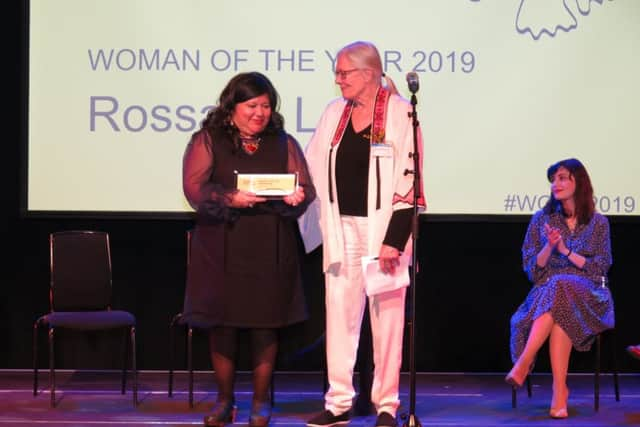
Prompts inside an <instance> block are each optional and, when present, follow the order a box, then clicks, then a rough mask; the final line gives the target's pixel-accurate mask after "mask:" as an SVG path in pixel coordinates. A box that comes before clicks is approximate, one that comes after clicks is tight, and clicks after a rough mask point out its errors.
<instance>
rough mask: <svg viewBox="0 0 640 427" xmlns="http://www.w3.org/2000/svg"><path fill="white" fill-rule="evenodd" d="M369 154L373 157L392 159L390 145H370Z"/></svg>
mask: <svg viewBox="0 0 640 427" xmlns="http://www.w3.org/2000/svg"><path fill="white" fill-rule="evenodd" d="M371 154H372V155H373V156H374V157H393V147H392V146H391V144H371Z"/></svg>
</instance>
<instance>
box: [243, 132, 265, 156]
mask: <svg viewBox="0 0 640 427" xmlns="http://www.w3.org/2000/svg"><path fill="white" fill-rule="evenodd" d="M240 140H241V141H242V149H243V150H244V152H245V153H247V154H248V155H250V156H253V155H254V154H255V152H256V151H258V148H260V142H261V141H262V138H260V137H256V136H251V137H242V136H241V137H240Z"/></svg>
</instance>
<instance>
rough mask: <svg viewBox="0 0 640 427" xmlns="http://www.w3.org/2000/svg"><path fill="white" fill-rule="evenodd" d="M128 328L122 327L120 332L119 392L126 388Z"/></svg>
mask: <svg viewBox="0 0 640 427" xmlns="http://www.w3.org/2000/svg"><path fill="white" fill-rule="evenodd" d="M128 335H129V330H128V328H124V331H123V334H122V355H123V356H122V358H123V360H122V379H121V381H120V394H124V392H125V390H126V389H127V362H128V361H129V337H128Z"/></svg>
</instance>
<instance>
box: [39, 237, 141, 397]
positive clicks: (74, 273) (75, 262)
mask: <svg viewBox="0 0 640 427" xmlns="http://www.w3.org/2000/svg"><path fill="white" fill-rule="evenodd" d="M49 261H50V288H49V305H50V311H49V313H47V314H45V315H43V316H41V317H39V318H38V319H37V320H36V321H35V323H34V325H33V395H34V396H37V394H38V330H39V328H40V327H41V326H42V327H45V326H46V327H47V328H48V341H49V388H50V394H51V407H55V403H56V402H55V389H56V380H55V366H54V365H55V342H54V337H55V331H56V329H58V328H63V329H74V330H81V331H97V330H110V329H115V328H123V329H124V330H125V331H126V333H128V335H129V336H130V345H127V340H126V335H125V344H124V346H123V347H124V350H123V353H124V361H123V367H122V386H121V393H122V394H124V393H125V388H126V378H127V369H126V365H127V359H128V358H129V357H128V356H129V349H130V350H131V373H132V381H133V405H134V407H135V406H137V404H138V381H137V371H136V318H135V317H134V316H133V315H132V314H131V313H129V312H127V311H120V310H112V309H111V298H112V280H111V252H110V246H109V235H108V234H107V233H105V232H98V231H61V232H55V233H51V234H50V235H49Z"/></svg>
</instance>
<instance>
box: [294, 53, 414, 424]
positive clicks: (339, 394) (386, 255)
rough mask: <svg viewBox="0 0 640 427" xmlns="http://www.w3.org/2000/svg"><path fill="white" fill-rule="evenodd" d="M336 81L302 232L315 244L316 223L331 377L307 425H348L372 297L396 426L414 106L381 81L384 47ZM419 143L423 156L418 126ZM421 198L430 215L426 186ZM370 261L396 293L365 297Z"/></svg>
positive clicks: (319, 133)
mask: <svg viewBox="0 0 640 427" xmlns="http://www.w3.org/2000/svg"><path fill="white" fill-rule="evenodd" d="M383 81H384V82H385V84H384V85H383ZM335 82H336V84H337V85H338V86H339V87H340V90H341V92H342V97H340V98H338V99H336V100H334V101H332V102H331V103H329V105H328V106H327V108H326V109H325V111H324V113H323V114H322V117H321V118H320V121H319V123H318V125H317V127H316V130H315V133H314V135H313V137H312V138H311V141H310V143H309V145H308V147H307V150H306V152H305V157H306V159H307V162H308V164H309V168H310V172H311V175H312V178H313V181H314V184H315V186H316V190H317V197H318V200H317V203H316V205H315V207H316V208H319V215H315V216H314V215H313V211H312V209H310V211H311V212H308V213H307V217H306V218H303V219H302V220H301V229H302V233H303V237H304V238H308V234H309V233H311V232H310V230H311V229H312V228H313V227H312V225H313V224H309V223H308V222H307V223H305V221H310V218H312V217H315V218H316V219H319V225H320V229H321V232H322V241H323V268H324V272H325V286H326V319H327V325H326V339H327V370H328V377H329V390H328V391H327V393H326V395H325V410H324V411H323V412H321V413H320V414H318V415H316V416H314V417H313V418H312V419H310V420H309V421H308V423H307V425H308V426H313V427H316V426H332V425H339V424H346V423H348V422H349V419H350V409H351V405H352V401H353V398H354V396H355V391H354V388H353V383H352V381H353V378H352V377H353V370H354V363H355V360H356V354H357V347H358V340H359V335H360V326H361V323H362V317H363V312H364V308H365V304H367V301H368V303H369V311H370V316H371V330H372V337H373V353H374V366H375V368H374V379H373V385H372V390H371V401H372V403H373V404H374V405H375V408H376V411H377V414H378V415H377V419H376V426H396V424H397V423H396V411H397V408H398V406H399V404H400V401H399V396H398V394H399V393H398V388H399V380H400V367H401V363H402V340H403V328H404V312H405V294H406V286H407V285H408V284H409V279H408V278H409V275H408V262H406V260H407V259H409V258H410V255H411V223H412V213H413V175H412V174H406V173H405V171H406V170H407V169H409V170H413V167H414V166H413V159H412V158H411V153H412V152H413V150H414V142H413V126H412V121H411V117H410V115H409V113H410V112H411V105H410V103H409V102H408V101H407V100H405V99H403V98H401V97H400V96H399V95H398V94H397V93H396V90H395V87H394V86H393V83H392V82H391V80H390V79H388V78H387V77H385V76H384V73H383V70H382V62H381V60H380V55H379V53H378V50H377V49H376V47H375V46H374V45H373V44H371V43H368V42H361V41H358V42H354V43H351V44H349V45H347V46H345V47H344V48H342V49H341V50H340V51H339V52H338V55H337V59H336V65H335ZM418 143H419V144H418V145H419V150H420V151H422V148H421V147H422V137H421V134H420V131H419V129H418ZM420 176H422V174H420ZM419 194H420V198H419V201H418V205H419V209H420V210H423V209H424V207H425V203H424V198H423V197H422V195H423V194H424V193H423V191H422V189H420V192H419ZM316 214H317V212H316ZM366 256H368V257H377V263H378V267H379V271H378V274H380V275H383V276H382V277H388V278H389V279H390V282H393V283H395V286H393V287H394V289H392V290H387V291H384V292H380V293H375V294H373V295H371V296H369V297H367V291H366V287H365V282H366V280H365V278H364V275H363V272H362V257H366ZM384 275H386V276H384ZM369 293H370V294H371V293H372V292H369Z"/></svg>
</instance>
